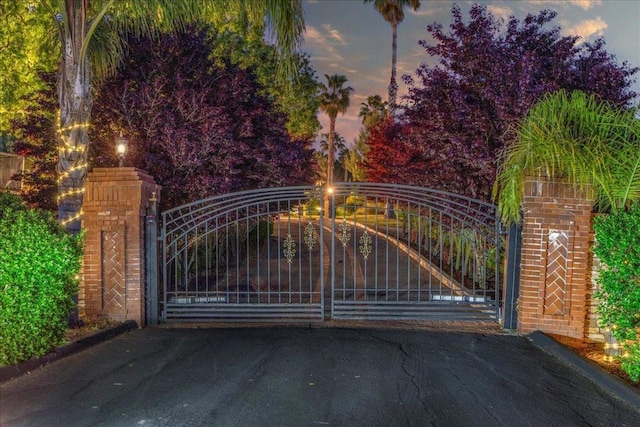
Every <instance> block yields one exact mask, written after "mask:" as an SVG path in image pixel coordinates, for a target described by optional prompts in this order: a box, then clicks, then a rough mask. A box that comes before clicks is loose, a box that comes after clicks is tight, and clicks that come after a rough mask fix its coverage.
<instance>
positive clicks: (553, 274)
mask: <svg viewBox="0 0 640 427" xmlns="http://www.w3.org/2000/svg"><path fill="white" fill-rule="evenodd" d="M568 249H569V236H568V233H566V232H564V231H554V230H552V231H550V232H549V235H548V239H547V266H546V272H547V274H546V280H545V292H544V314H565V301H566V289H567V255H568V253H569V250H568Z"/></svg>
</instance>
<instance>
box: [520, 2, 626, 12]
mask: <svg viewBox="0 0 640 427" xmlns="http://www.w3.org/2000/svg"><path fill="white" fill-rule="evenodd" d="M632 1H633V0H632ZM529 3H531V4H542V5H545V6H572V5H573V6H578V7H580V8H582V9H584V10H589V9H591V8H592V7H595V6H601V5H602V0H529Z"/></svg>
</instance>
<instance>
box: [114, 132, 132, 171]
mask: <svg viewBox="0 0 640 427" xmlns="http://www.w3.org/2000/svg"><path fill="white" fill-rule="evenodd" d="M128 142H129V141H127V138H125V137H124V136H122V132H120V136H118V137H116V154H117V155H118V159H119V160H120V162H119V164H118V166H119V167H123V166H124V157H125V156H126V154H127V143H128Z"/></svg>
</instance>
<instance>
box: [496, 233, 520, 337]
mask: <svg viewBox="0 0 640 427" xmlns="http://www.w3.org/2000/svg"><path fill="white" fill-rule="evenodd" d="M521 249H522V225H520V224H515V223H512V224H510V225H509V231H508V236H507V248H506V250H507V257H506V266H505V287H504V322H503V326H502V327H503V328H504V329H516V328H517V327H518V307H517V305H518V293H519V291H520V255H521ZM498 270H499V269H498Z"/></svg>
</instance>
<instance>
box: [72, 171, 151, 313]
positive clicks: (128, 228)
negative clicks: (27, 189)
mask: <svg viewBox="0 0 640 427" xmlns="http://www.w3.org/2000/svg"><path fill="white" fill-rule="evenodd" d="M159 189H160V187H159V186H158V185H156V183H155V181H154V180H153V178H152V177H151V176H149V175H147V174H146V173H145V172H143V171H141V170H138V169H136V168H132V167H122V168H95V169H93V171H92V172H90V173H89V174H88V176H87V182H86V192H85V195H84V201H83V207H82V210H83V213H84V215H83V224H82V227H83V228H84V230H85V233H86V235H85V253H84V259H83V280H82V285H81V288H80V292H79V301H78V308H79V313H80V316H81V317H88V318H93V319H99V318H111V319H115V320H119V321H123V320H135V321H136V322H138V324H139V325H140V326H144V325H145V320H146V316H145V308H146V305H145V297H146V295H145V285H144V284H145V273H146V269H145V266H144V261H145V255H144V249H145V236H144V231H145V217H146V206H147V203H148V201H149V200H150V199H151V198H152V195H153V193H154V192H155V193H156V194H157V193H158V192H159Z"/></svg>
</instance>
